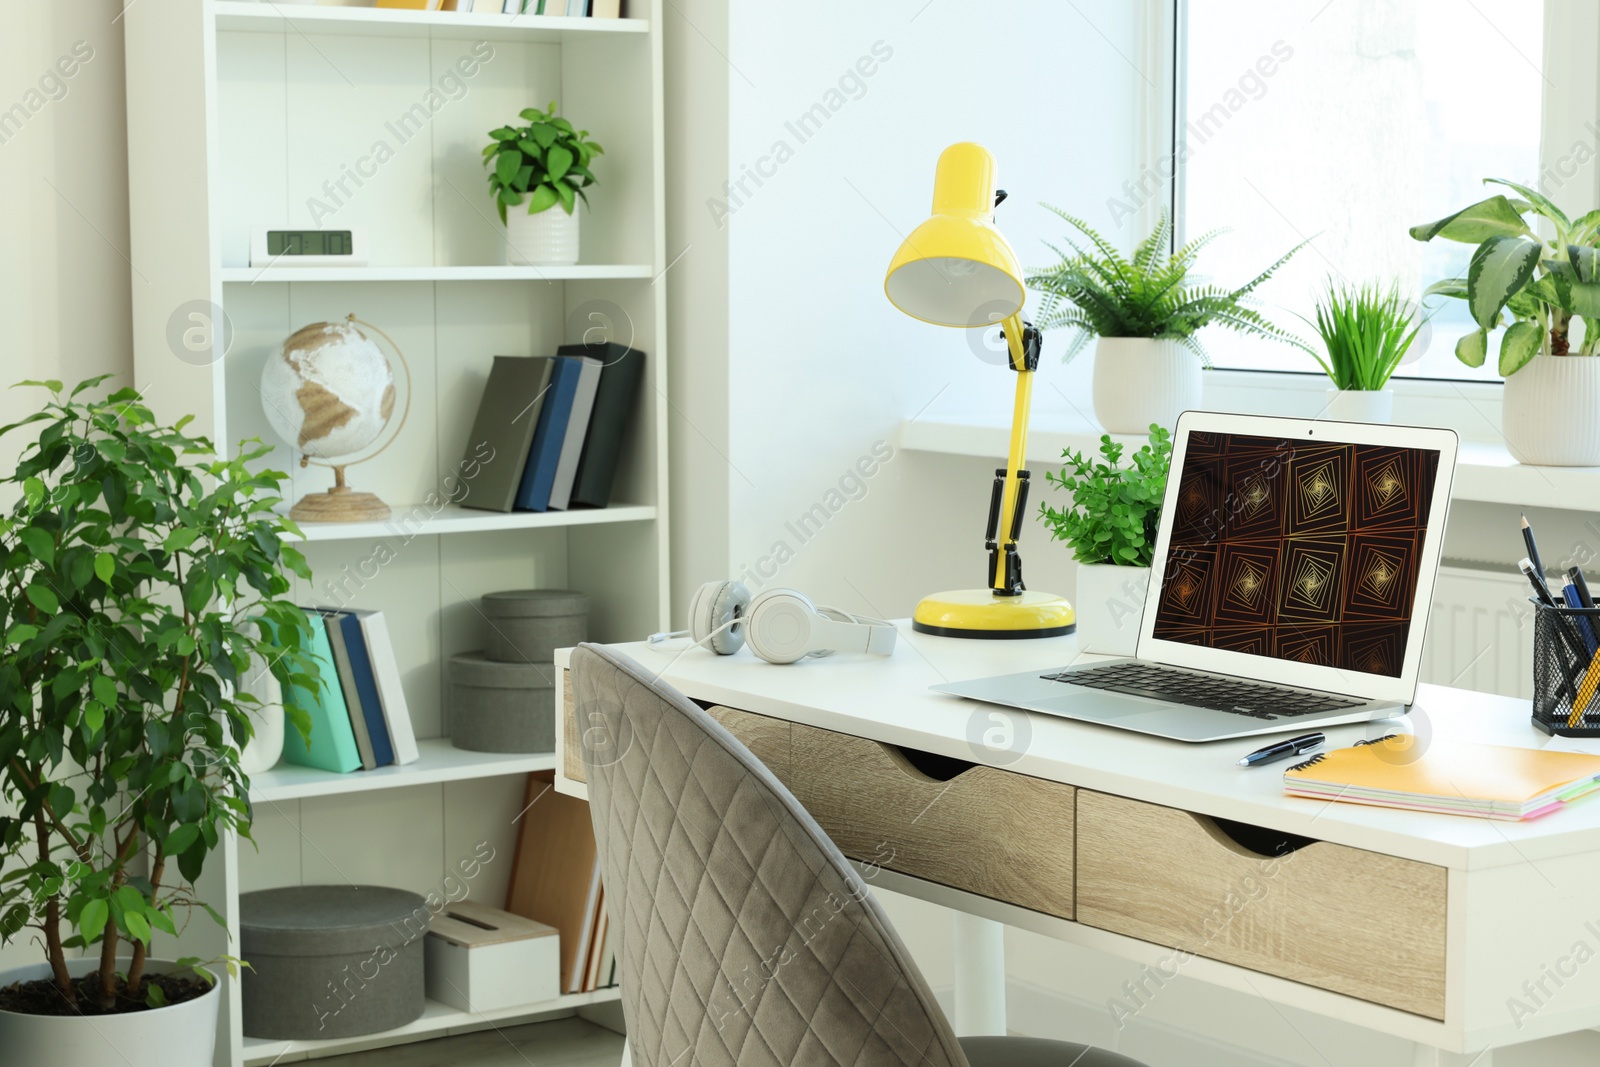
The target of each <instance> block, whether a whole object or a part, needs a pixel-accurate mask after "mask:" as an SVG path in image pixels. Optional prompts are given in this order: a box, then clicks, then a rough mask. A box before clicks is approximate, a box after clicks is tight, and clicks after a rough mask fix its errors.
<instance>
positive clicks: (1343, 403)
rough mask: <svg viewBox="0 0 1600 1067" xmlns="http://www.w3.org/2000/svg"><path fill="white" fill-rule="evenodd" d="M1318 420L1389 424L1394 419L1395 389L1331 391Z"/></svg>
mask: <svg viewBox="0 0 1600 1067" xmlns="http://www.w3.org/2000/svg"><path fill="white" fill-rule="evenodd" d="M1327 397H1328V398H1327V400H1326V401H1325V402H1324V403H1323V405H1322V414H1321V415H1319V416H1318V418H1322V419H1328V420H1330V421H1333V422H1388V421H1389V420H1390V419H1392V418H1393V417H1394V390H1393V389H1329V390H1328V394H1327Z"/></svg>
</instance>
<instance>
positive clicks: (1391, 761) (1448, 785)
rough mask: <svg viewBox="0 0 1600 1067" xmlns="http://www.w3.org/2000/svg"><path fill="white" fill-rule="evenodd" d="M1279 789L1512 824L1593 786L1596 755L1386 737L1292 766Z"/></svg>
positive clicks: (1598, 782) (1597, 779)
mask: <svg viewBox="0 0 1600 1067" xmlns="http://www.w3.org/2000/svg"><path fill="white" fill-rule="evenodd" d="M1283 787H1284V791H1285V792H1287V793H1289V794H1290V795H1291V796H1301V797H1316V798H1318V799H1321V800H1342V801H1348V802H1350V803H1354V804H1376V805H1379V806H1381V807H1389V808H1408V809H1410V810H1413V811H1437V812H1447V813H1449V814H1453V815H1475V816H1478V817H1480V818H1485V819H1507V820H1512V821H1517V820H1522V819H1536V818H1538V817H1539V816H1541V815H1547V814H1549V813H1550V812H1552V811H1556V810H1557V809H1559V808H1561V807H1562V806H1563V805H1565V804H1567V803H1570V802H1571V801H1573V800H1576V799H1577V798H1579V797H1581V796H1584V795H1586V794H1587V793H1589V792H1591V791H1592V790H1594V789H1596V788H1600V756H1590V755H1585V754H1583V753H1578V752H1550V751H1545V750H1541V749H1533V748H1508V747H1505V746H1503V745H1475V744H1469V743H1467V742H1462V741H1454V742H1452V741H1443V740H1440V739H1439V738H1436V737H1434V738H1421V739H1419V738H1417V737H1416V736H1415V735H1413V734H1390V735H1388V736H1387V737H1380V738H1378V739H1376V740H1374V741H1358V742H1357V743H1356V745H1355V746H1354V747H1353V748H1340V749H1335V750H1334V751H1332V752H1325V753H1322V754H1320V755H1316V756H1313V757H1311V758H1310V759H1308V760H1305V761H1304V762H1301V763H1296V764H1295V765H1294V766H1293V767H1290V768H1289V769H1288V770H1287V771H1285V772H1284V775H1283Z"/></svg>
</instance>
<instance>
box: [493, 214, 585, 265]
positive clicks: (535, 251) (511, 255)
mask: <svg viewBox="0 0 1600 1067" xmlns="http://www.w3.org/2000/svg"><path fill="white" fill-rule="evenodd" d="M576 262H578V210H577V208H574V209H573V211H572V214H570V215H568V214H567V213H566V212H565V211H564V210H562V208H561V205H560V204H557V205H556V206H555V207H550V208H546V209H545V210H543V211H541V212H539V213H537V214H534V215H530V214H528V211H527V205H526V204H520V205H519V204H513V205H511V206H510V207H508V208H506V263H507V264H508V265H509V266H513V267H540V266H568V265H570V264H573V263H576Z"/></svg>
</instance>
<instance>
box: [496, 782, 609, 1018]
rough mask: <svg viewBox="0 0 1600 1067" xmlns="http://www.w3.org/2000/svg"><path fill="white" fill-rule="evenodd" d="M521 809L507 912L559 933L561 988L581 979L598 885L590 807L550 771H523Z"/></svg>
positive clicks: (565, 989) (571, 986)
mask: <svg viewBox="0 0 1600 1067" xmlns="http://www.w3.org/2000/svg"><path fill="white" fill-rule="evenodd" d="M524 803H525V805H526V807H525V808H524V810H523V813H522V815H521V817H520V819H519V826H518V828H517V847H516V851H515V854H514V856H513V858H512V861H511V884H510V887H509V889H508V890H507V891H506V910H507V911H509V912H511V913H512V914H513V915H521V916H523V917H524V918H528V919H534V920H536V921H538V922H542V923H544V924H545V925H546V926H553V927H555V928H556V929H557V930H559V931H560V932H561V991H562V992H563V993H566V992H572V991H573V990H575V989H576V984H575V983H576V982H577V981H581V979H582V977H583V974H582V971H583V965H584V961H585V960H586V959H587V955H586V953H584V952H580V951H579V949H580V942H583V947H584V948H585V949H586V948H587V943H586V942H584V941H583V935H584V931H585V929H586V928H587V927H588V925H589V917H590V916H591V915H592V914H593V912H594V906H595V898H596V896H597V894H598V893H599V887H600V864H599V861H598V858H597V855H596V850H595V841H594V828H593V826H592V825H591V824H590V822H589V805H588V804H587V803H585V802H584V801H582V800H579V799H577V798H576V797H569V796H567V795H566V794H564V793H557V792H556V790H555V772H554V771H536V772H534V773H533V774H530V775H528V790H527V794H526V798H525V801H524Z"/></svg>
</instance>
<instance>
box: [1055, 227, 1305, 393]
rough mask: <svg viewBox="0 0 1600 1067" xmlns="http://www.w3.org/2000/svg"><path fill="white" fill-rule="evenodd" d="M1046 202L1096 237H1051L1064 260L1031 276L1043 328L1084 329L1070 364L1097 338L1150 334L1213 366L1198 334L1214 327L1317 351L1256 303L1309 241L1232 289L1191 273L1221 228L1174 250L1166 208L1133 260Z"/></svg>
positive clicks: (1071, 344)
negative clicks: (1196, 279)
mask: <svg viewBox="0 0 1600 1067" xmlns="http://www.w3.org/2000/svg"><path fill="white" fill-rule="evenodd" d="M1044 206H1045V207H1046V208H1048V209H1049V210H1050V211H1053V212H1055V213H1056V214H1057V215H1059V216H1061V218H1063V219H1065V220H1066V221H1067V223H1068V224H1070V225H1071V226H1072V227H1073V229H1075V230H1077V231H1078V232H1079V233H1080V234H1081V235H1082V236H1083V237H1084V238H1086V239H1087V241H1088V247H1083V246H1081V245H1080V244H1078V242H1077V241H1075V240H1073V239H1072V238H1071V237H1068V238H1067V242H1066V243H1067V246H1068V247H1069V248H1070V249H1071V250H1072V251H1071V253H1070V254H1069V253H1067V252H1063V251H1062V250H1061V249H1059V248H1057V247H1056V246H1055V245H1050V244H1049V243H1048V242H1046V244H1047V245H1048V247H1049V248H1050V250H1051V251H1053V252H1055V253H1056V255H1058V256H1060V257H1061V261H1060V262H1059V263H1057V264H1056V265H1055V266H1053V267H1049V268H1046V269H1041V270H1035V271H1032V272H1031V273H1030V274H1029V275H1028V287H1029V288H1031V289H1033V290H1034V291H1035V292H1038V293H1040V294H1042V295H1043V298H1044V299H1043V301H1042V303H1041V304H1040V308H1039V328H1040V329H1042V330H1054V329H1061V328H1069V329H1072V330H1075V331H1076V335H1075V336H1074V337H1073V338H1072V340H1071V341H1069V342H1068V345H1067V350H1066V353H1065V355H1064V356H1063V357H1062V359H1063V362H1064V361H1066V360H1070V359H1072V357H1074V356H1076V355H1077V354H1078V353H1079V352H1081V351H1082V350H1083V348H1084V346H1085V345H1087V344H1088V343H1089V340H1090V338H1093V337H1149V338H1155V339H1158V340H1161V339H1171V340H1175V341H1178V342H1179V343H1181V344H1182V345H1183V346H1184V347H1185V348H1187V349H1189V350H1190V351H1191V352H1193V353H1194V354H1195V355H1197V356H1199V357H1200V359H1201V360H1202V361H1203V362H1204V363H1205V365H1206V366H1208V367H1209V366H1210V365H1211V360H1210V358H1209V357H1208V356H1207V355H1206V351H1205V349H1204V348H1203V347H1202V346H1201V344H1200V342H1199V340H1198V339H1197V338H1196V337H1195V334H1197V333H1198V332H1199V331H1200V330H1201V329H1202V328H1204V327H1206V326H1213V325H1215V326H1221V327H1223V328H1225V329H1229V330H1233V331H1235V332H1237V333H1241V334H1244V335H1246V336H1250V337H1259V338H1263V339H1265V340H1269V341H1282V342H1284V343H1286V344H1291V345H1295V346H1297V347H1300V348H1305V349H1306V350H1307V351H1310V349H1309V347H1308V346H1307V345H1306V343H1305V342H1304V341H1302V340H1300V338H1298V337H1295V336H1294V335H1293V334H1290V333H1289V332H1287V331H1286V330H1283V329H1281V328H1279V327H1278V326H1277V325H1275V324H1274V323H1272V322H1271V321H1269V320H1268V319H1267V318H1265V317H1264V316H1263V315H1262V314H1261V313H1260V312H1258V311H1256V310H1255V309H1254V308H1252V307H1250V306H1248V301H1249V300H1250V298H1251V294H1252V293H1254V292H1255V290H1256V289H1257V288H1258V287H1259V286H1260V285H1261V284H1262V283H1263V282H1265V281H1266V280H1267V279H1268V278H1271V277H1272V275H1273V273H1274V272H1275V271H1276V270H1277V269H1278V268H1279V267H1281V266H1283V265H1284V264H1285V263H1287V262H1288V261H1289V259H1290V257H1291V256H1293V255H1294V254H1295V253H1296V252H1298V251H1300V249H1302V248H1304V247H1305V246H1306V244H1307V243H1308V242H1304V241H1302V242H1301V243H1300V244H1298V245H1296V246H1295V247H1293V248H1291V249H1290V250H1289V251H1288V252H1286V253H1285V254H1284V255H1283V256H1281V257H1280V258H1279V259H1278V261H1277V262H1275V263H1273V264H1272V265H1271V266H1270V267H1268V268H1267V269H1266V270H1264V271H1262V272H1261V273H1260V274H1258V275H1256V276H1255V277H1254V278H1252V279H1250V280H1249V281H1248V282H1246V283H1245V284H1243V285H1241V286H1239V287H1237V288H1234V289H1225V288H1223V287H1221V286H1216V285H1196V284H1193V283H1192V282H1191V281H1190V278H1189V272H1190V271H1191V270H1193V269H1194V266H1195V262H1196V260H1197V259H1198V257H1199V255H1200V252H1201V250H1202V249H1204V248H1205V247H1206V246H1207V245H1208V244H1210V243H1211V242H1212V241H1213V240H1215V239H1216V238H1217V237H1218V236H1220V235H1221V233H1222V231H1221V230H1213V231H1212V232H1211V233H1207V234H1203V235H1201V236H1199V237H1196V238H1195V239H1194V240H1192V241H1190V242H1189V243H1188V244H1186V245H1184V246H1183V247H1182V248H1179V249H1178V250H1176V251H1170V249H1171V246H1172V220H1171V219H1170V218H1168V217H1167V214H1166V212H1162V214H1161V219H1160V221H1159V222H1158V223H1157V224H1156V228H1155V231H1154V232H1152V233H1151V234H1150V235H1149V236H1148V237H1146V238H1145V239H1144V240H1142V241H1140V242H1139V245H1138V247H1137V248H1135V249H1134V252H1133V257H1132V258H1131V259H1129V258H1128V257H1126V256H1124V255H1123V254H1122V253H1121V252H1118V251H1117V249H1116V248H1115V247H1113V246H1112V244H1111V243H1110V242H1109V241H1107V240H1106V239H1105V238H1104V237H1102V236H1101V235H1100V234H1099V233H1097V232H1096V231H1095V230H1094V229H1093V228H1092V227H1090V226H1089V224H1088V223H1086V222H1084V221H1083V220H1082V219H1079V218H1076V217H1074V216H1072V215H1069V214H1067V213H1066V212H1065V211H1062V210H1061V209H1060V208H1055V207H1051V206H1050V205H1049V204H1045V205H1044Z"/></svg>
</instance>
